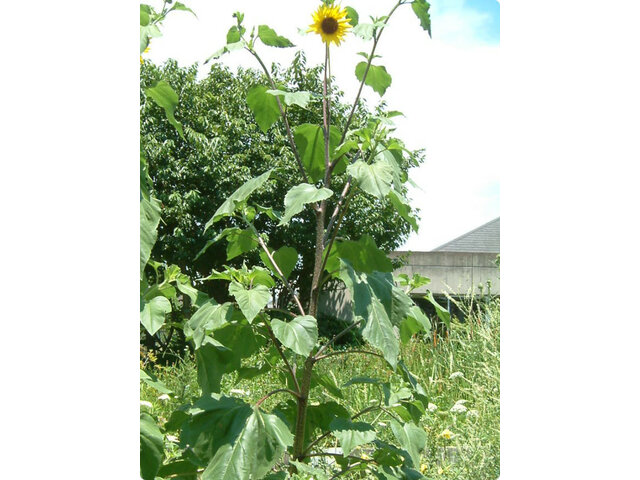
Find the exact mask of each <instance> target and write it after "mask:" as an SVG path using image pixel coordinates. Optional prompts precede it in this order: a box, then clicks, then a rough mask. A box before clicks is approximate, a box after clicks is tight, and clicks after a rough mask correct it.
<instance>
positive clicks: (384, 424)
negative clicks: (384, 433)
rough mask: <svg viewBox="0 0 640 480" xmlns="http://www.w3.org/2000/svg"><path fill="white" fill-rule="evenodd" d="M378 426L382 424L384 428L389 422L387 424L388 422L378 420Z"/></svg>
mask: <svg viewBox="0 0 640 480" xmlns="http://www.w3.org/2000/svg"><path fill="white" fill-rule="evenodd" d="M378 426H380V427H383V428H384V427H386V426H387V424H386V423H384V422H378Z"/></svg>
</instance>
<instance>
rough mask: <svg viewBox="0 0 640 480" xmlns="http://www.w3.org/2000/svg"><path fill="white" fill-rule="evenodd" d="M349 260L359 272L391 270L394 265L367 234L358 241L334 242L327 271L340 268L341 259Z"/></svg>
mask: <svg viewBox="0 0 640 480" xmlns="http://www.w3.org/2000/svg"><path fill="white" fill-rule="evenodd" d="M341 258H342V259H344V260H348V261H349V262H350V263H351V265H352V266H353V268H354V269H355V270H356V271H358V272H365V273H373V272H374V271H378V272H391V271H393V265H392V264H391V260H389V258H388V257H387V255H386V254H385V253H384V252H383V251H382V250H380V249H379V248H378V247H377V246H376V243H375V240H373V238H371V236H369V235H367V234H365V235H363V236H362V237H360V239H359V240H358V241H357V242H356V241H353V240H343V241H337V242H335V243H334V245H333V248H332V249H331V253H330V254H329V258H328V259H327V265H326V270H327V272H335V271H336V270H338V269H339V268H340V259H341Z"/></svg>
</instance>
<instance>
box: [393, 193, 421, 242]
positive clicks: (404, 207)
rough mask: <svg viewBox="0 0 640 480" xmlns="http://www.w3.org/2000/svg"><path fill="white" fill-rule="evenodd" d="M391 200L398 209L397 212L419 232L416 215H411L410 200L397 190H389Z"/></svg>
mask: <svg viewBox="0 0 640 480" xmlns="http://www.w3.org/2000/svg"><path fill="white" fill-rule="evenodd" d="M389 201H391V205H393V208H395V209H396V212H398V214H399V215H400V216H401V217H402V218H404V219H405V220H406V221H407V223H409V225H411V228H412V229H413V231H414V232H416V233H417V232H418V222H417V220H416V218H415V217H414V216H412V215H411V207H410V206H409V202H408V201H407V199H406V198H404V196H403V195H401V194H399V193H398V192H396V191H395V190H390V191H389Z"/></svg>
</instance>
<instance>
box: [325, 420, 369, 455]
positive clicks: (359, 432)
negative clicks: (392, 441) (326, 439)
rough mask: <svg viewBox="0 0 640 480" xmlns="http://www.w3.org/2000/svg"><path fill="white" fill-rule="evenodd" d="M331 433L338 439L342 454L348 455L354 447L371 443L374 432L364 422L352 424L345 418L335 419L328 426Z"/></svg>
mask: <svg viewBox="0 0 640 480" xmlns="http://www.w3.org/2000/svg"><path fill="white" fill-rule="evenodd" d="M329 429H330V430H331V433H332V434H333V436H335V437H336V438H337V439H338V442H339V443H340V447H341V448H342V452H343V454H344V455H345V456H346V455H350V454H351V452H353V450H354V449H355V448H356V447H359V446H360V445H364V444H365V443H369V442H373V441H374V440H375V438H376V431H375V429H374V428H373V426H372V425H370V424H368V423H365V422H352V421H351V420H348V419H346V418H336V419H335V420H334V421H332V422H331V425H330V426H329Z"/></svg>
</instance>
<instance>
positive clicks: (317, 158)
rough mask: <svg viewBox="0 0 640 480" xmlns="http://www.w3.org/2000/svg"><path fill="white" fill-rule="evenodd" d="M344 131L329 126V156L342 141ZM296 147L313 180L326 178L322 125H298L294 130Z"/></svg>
mask: <svg viewBox="0 0 640 480" xmlns="http://www.w3.org/2000/svg"><path fill="white" fill-rule="evenodd" d="M341 136H342V133H341V132H340V130H339V129H338V128H337V127H335V126H333V125H331V126H330V127H329V157H330V158H332V156H333V155H332V154H333V152H334V151H335V149H336V147H337V146H338V144H339V143H340V138H341ZM293 138H294V141H295V144H296V148H297V149H298V152H299V153H300V160H301V162H302V165H303V166H304V168H305V171H306V172H307V174H308V175H309V177H310V178H311V180H312V181H313V182H318V181H320V180H322V179H323V178H324V173H325V162H324V153H325V152H324V133H323V131H322V127H320V126H318V125H314V124H311V123H303V124H301V125H298V126H297V127H296V129H295V130H294V132H293Z"/></svg>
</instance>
